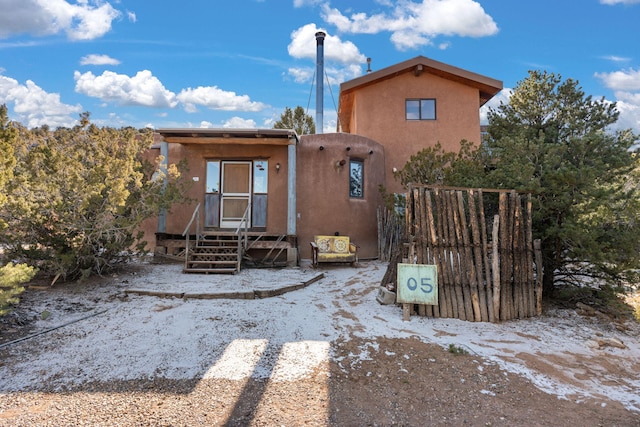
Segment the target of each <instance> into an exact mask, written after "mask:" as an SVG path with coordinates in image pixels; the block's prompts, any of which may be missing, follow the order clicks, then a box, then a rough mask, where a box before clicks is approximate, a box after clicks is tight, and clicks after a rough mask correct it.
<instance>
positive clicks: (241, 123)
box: [222, 117, 256, 129]
mask: <svg viewBox="0 0 640 427" xmlns="http://www.w3.org/2000/svg"><path fill="white" fill-rule="evenodd" d="M222 127H223V128H229V129H255V128H256V122H255V121H253V120H251V119H248V120H247V119H243V118H241V117H232V118H230V119H229V120H227V121H226V122H224V124H223V125H222Z"/></svg>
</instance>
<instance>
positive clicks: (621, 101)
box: [595, 68, 640, 133]
mask: <svg viewBox="0 0 640 427" xmlns="http://www.w3.org/2000/svg"><path fill="white" fill-rule="evenodd" d="M595 76H596V77H597V78H598V79H600V80H601V81H602V83H603V84H604V85H605V86H606V87H607V88H609V89H612V90H613V91H614V93H613V94H614V97H615V98H616V108H617V110H618V111H619V112H620V116H619V117H618V122H617V123H616V124H615V126H614V127H615V128H617V129H628V128H631V129H633V131H634V132H636V133H640V70H635V69H633V68H629V69H627V70H620V71H614V72H611V73H595Z"/></svg>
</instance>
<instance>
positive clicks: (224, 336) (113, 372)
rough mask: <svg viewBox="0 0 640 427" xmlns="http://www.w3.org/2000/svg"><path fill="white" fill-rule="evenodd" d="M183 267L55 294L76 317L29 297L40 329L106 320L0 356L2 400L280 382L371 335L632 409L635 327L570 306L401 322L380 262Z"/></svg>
mask: <svg viewBox="0 0 640 427" xmlns="http://www.w3.org/2000/svg"><path fill="white" fill-rule="evenodd" d="M181 268H182V266H181V265H149V266H147V267H146V268H145V269H144V271H142V272H140V273H138V274H126V275H121V276H117V277H113V279H112V282H111V283H110V284H108V285H105V286H103V287H101V288H98V289H94V290H92V291H91V292H83V291H78V292H77V293H73V294H68V293H67V294H65V293H63V292H59V293H58V295H60V298H63V299H64V301H63V303H62V302H60V304H59V306H60V307H63V306H69V304H78V305H79V306H80V307H82V310H79V311H77V312H74V313H72V314H69V313H68V312H66V311H64V310H62V309H57V308H56V307H57V306H56V304H55V301H52V292H50V291H44V290H43V291H37V290H30V291H29V295H28V296H27V298H28V299H30V303H31V304H33V309H34V310H35V311H36V312H38V311H39V312H44V311H45V310H46V311H47V313H48V317H47V318H46V320H40V321H39V322H38V324H37V330H47V329H50V328H52V327H54V326H59V325H63V324H66V323H69V322H70V321H72V320H76V319H79V318H82V317H86V316H88V315H90V314H92V313H97V312H99V311H101V310H106V311H104V313H102V314H98V315H96V316H94V317H90V318H87V319H84V320H80V321H78V322H76V323H70V324H68V325H67V326H64V327H61V328H59V329H56V330H54V331H51V332H48V333H45V334H42V335H39V336H38V337H35V338H33V339H30V340H26V341H22V342H19V343H15V344H12V345H10V346H6V347H5V348H4V349H2V351H3V352H6V353H7V354H8V356H9V357H11V363H9V364H0V393H8V392H12V391H18V390H30V389H38V388H39V387H41V385H42V384H43V383H48V384H51V385H53V386H57V387H59V388H60V389H63V388H65V387H67V386H69V385H73V384H80V383H85V382H92V381H98V382H100V381H105V382H106V381H113V380H131V379H139V378H154V377H164V378H170V379H193V378H205V379H206V378H225V379H230V380H242V379H247V378H250V377H253V378H264V379H266V378H269V379H270V380H272V381H288V380H295V379H296V378H301V377H304V376H305V375H308V374H310V373H311V372H313V371H314V370H316V369H317V368H318V367H320V366H322V365H323V364H325V363H327V361H329V360H330V358H331V357H332V351H331V345H332V343H334V342H336V341H337V340H339V339H348V338H349V337H350V336H357V337H361V338H364V339H365V340H367V345H366V346H365V347H364V348H361V353H360V354H359V355H358V357H359V358H361V359H362V360H366V358H367V357H370V353H369V348H371V349H375V350H379V348H378V342H377V341H376V339H377V338H378V337H389V338H408V337H417V338H419V339H420V340H422V341H424V342H429V343H436V344H438V345H441V346H442V347H444V348H447V347H449V345H451V344H453V345H455V346H456V347H461V348H464V349H466V350H467V351H469V352H470V353H473V354H475V355H478V356H480V357H482V358H484V359H485V360H486V361H487V363H497V364H499V365H500V366H501V367H502V368H503V369H504V370H506V371H508V372H513V373H516V374H520V375H524V376H525V377H527V378H529V379H530V380H531V381H532V382H533V383H534V384H536V386H538V387H539V388H540V389H542V390H544V391H545V392H547V393H552V394H555V395H557V396H558V397H560V398H569V397H571V398H573V399H574V400H575V399H582V398H584V399H586V398H588V397H592V396H607V397H608V398H610V399H613V400H616V401H618V402H620V403H622V404H623V405H625V406H626V407H627V408H629V409H632V410H638V411H640V397H639V396H640V375H639V362H638V355H639V354H640V339H639V336H638V332H637V331H638V329H637V328H636V329H631V330H629V331H628V332H627V333H623V332H620V331H618V330H616V329H614V328H607V327H606V325H604V326H603V324H602V323H598V322H595V321H594V320H592V319H589V318H584V317H582V316H578V315H577V314H576V313H575V311H572V310H562V311H561V310H558V311H553V312H549V313H546V314H544V315H543V316H540V317H537V318H532V319H525V320H517V321H509V322H503V323H499V324H495V323H476V322H466V321H461V320H456V319H434V318H423V317H418V316H413V317H411V319H410V320H409V321H403V320H402V310H401V308H399V307H397V306H394V305H387V306H384V305H380V304H379V303H378V302H377V301H376V298H375V297H376V295H377V289H378V286H379V284H380V281H381V279H382V277H383V275H384V273H385V270H386V264H385V263H381V262H377V261H372V262H362V263H360V265H359V266H357V267H356V268H353V267H348V266H345V267H342V266H327V267H323V268H321V269H318V270H315V269H311V268H309V267H308V266H306V267H305V266H303V267H300V268H293V269H244V270H243V271H242V272H241V273H240V274H236V275H186V274H182V272H181ZM319 274H323V275H324V276H323V277H322V278H321V279H320V280H317V281H315V282H313V283H311V284H310V285H309V286H307V287H305V288H302V289H300V290H296V291H293V292H289V293H286V294H283V295H280V296H276V297H272V298H265V299H251V300H241V299H233V300H229V299H210V300H207V299H202V300H199V299H180V298H164V299H163V298H158V297H152V296H139V295H134V294H129V295H128V296H126V293H125V292H126V290H127V289H138V290H139V289H148V290H156V291H166V292H178V293H180V292H184V293H205V292H237V291H240V292H244V291H252V290H265V289H274V288H276V287H278V286H289V285H293V284H300V283H304V282H308V281H311V280H312V279H314V278H317V277H318V275H319ZM598 334H600V335H601V336H607V337H610V338H616V339H619V340H621V341H622V342H624V345H625V346H626V348H614V347H606V348H604V349H594V348H591V347H589V345H588V342H589V340H591V339H592V338H593V337H594V336H598ZM398 357H399V358H402V357H404V356H403V355H398ZM337 362H338V363H339V362H340V361H337ZM478 369H480V370H481V369H482V367H481V366H479V367H478ZM487 393H491V392H490V391H487Z"/></svg>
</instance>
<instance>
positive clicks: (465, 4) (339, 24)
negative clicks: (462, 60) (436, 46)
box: [322, 0, 498, 50]
mask: <svg viewBox="0 0 640 427" xmlns="http://www.w3.org/2000/svg"><path fill="white" fill-rule="evenodd" d="M322 16H323V19H324V20H325V22H327V23H329V24H331V25H334V26H335V27H336V28H337V29H338V30H339V31H340V32H344V33H354V34H377V33H381V32H384V31H389V32H391V41H392V42H393V44H394V45H395V46H396V48H397V49H399V50H406V49H414V48H417V47H419V46H424V45H430V44H432V43H433V39H434V38H435V37H437V36H440V35H445V36H461V37H483V36H490V35H493V34H496V33H497V32H498V26H497V25H496V23H495V22H494V20H493V18H492V17H491V16H489V15H488V14H487V13H486V12H485V11H484V9H483V8H482V6H481V5H480V3H478V2H476V1H474V0H423V1H422V2H421V3H416V2H411V1H402V2H398V3H397V4H396V5H395V6H394V8H393V10H391V11H389V13H378V14H375V15H367V14H366V13H353V14H351V16H348V17H347V16H345V15H344V14H343V13H342V12H340V11H339V10H338V9H335V8H331V7H330V6H329V5H328V3H327V4H325V5H323V12H322Z"/></svg>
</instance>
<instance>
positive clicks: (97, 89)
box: [74, 70, 178, 108]
mask: <svg viewBox="0 0 640 427" xmlns="http://www.w3.org/2000/svg"><path fill="white" fill-rule="evenodd" d="M74 79H75V80H76V88H75V90H76V92H78V93H82V94H85V95H88V96H92V97H94V98H99V99H102V100H105V101H113V102H116V103H118V104H120V105H140V106H145V107H155V108H166V107H168V108H174V107H175V106H176V105H177V104H178V101H177V99H176V95H175V94H174V93H173V92H171V91H169V90H167V89H165V87H164V86H163V84H162V83H161V82H160V80H158V78H156V77H155V76H154V75H153V74H152V73H151V71H149V70H143V71H139V72H138V73H137V74H136V75H135V76H133V77H129V76H127V75H125V74H116V73H114V72H113V71H105V72H103V73H102V75H99V76H95V75H94V74H93V73H91V72H86V73H84V74H81V73H80V72H79V71H76V72H75V73H74Z"/></svg>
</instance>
